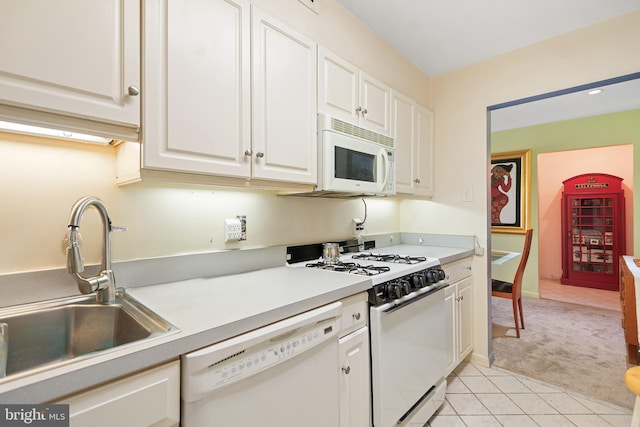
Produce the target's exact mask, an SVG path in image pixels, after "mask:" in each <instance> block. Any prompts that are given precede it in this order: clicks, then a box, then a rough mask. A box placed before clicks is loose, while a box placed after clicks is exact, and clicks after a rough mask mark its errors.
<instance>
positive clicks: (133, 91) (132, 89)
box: [127, 85, 140, 96]
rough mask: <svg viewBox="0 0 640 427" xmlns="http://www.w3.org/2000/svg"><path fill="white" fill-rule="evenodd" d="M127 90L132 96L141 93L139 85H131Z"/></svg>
mask: <svg viewBox="0 0 640 427" xmlns="http://www.w3.org/2000/svg"><path fill="white" fill-rule="evenodd" d="M127 92H129V95H131V96H138V95H140V89H138V87H137V86H134V85H131V86H129V88H128V89H127Z"/></svg>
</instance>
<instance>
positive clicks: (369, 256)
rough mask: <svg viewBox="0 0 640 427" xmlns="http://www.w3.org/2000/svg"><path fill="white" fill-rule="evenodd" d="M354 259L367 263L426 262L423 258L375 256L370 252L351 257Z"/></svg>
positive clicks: (390, 255)
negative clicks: (366, 261) (367, 261)
mask: <svg viewBox="0 0 640 427" xmlns="http://www.w3.org/2000/svg"><path fill="white" fill-rule="evenodd" d="M352 258H354V259H366V260H369V261H381V262H393V263H397V264H417V263H419V262H424V261H426V260H427V258H426V257H423V256H409V255H396V254H375V253H372V252H363V253H360V254H355V255H353V256H352Z"/></svg>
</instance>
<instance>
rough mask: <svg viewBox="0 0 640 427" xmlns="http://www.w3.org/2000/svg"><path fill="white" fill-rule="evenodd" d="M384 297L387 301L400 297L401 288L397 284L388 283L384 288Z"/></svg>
mask: <svg viewBox="0 0 640 427" xmlns="http://www.w3.org/2000/svg"><path fill="white" fill-rule="evenodd" d="M385 295H386V296H387V299H389V300H394V299H398V298H400V297H402V288H401V286H400V285H399V284H398V282H390V283H387V285H386V286H385Z"/></svg>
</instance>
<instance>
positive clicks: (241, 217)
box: [236, 215, 247, 240]
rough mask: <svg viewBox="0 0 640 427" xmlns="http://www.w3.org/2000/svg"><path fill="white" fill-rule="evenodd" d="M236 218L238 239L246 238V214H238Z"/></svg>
mask: <svg viewBox="0 0 640 427" xmlns="http://www.w3.org/2000/svg"><path fill="white" fill-rule="evenodd" d="M236 218H237V219H238V220H239V221H240V240H247V216H246V215H238V216H236Z"/></svg>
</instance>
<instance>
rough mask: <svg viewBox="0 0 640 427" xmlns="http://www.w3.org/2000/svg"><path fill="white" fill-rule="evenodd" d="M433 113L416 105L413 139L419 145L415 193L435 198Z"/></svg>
mask: <svg viewBox="0 0 640 427" xmlns="http://www.w3.org/2000/svg"><path fill="white" fill-rule="evenodd" d="M433 119H434V118H433V112H432V111H431V110H427V109H426V108H424V107H422V106H420V105H416V106H415V107H414V113H413V127H414V131H413V137H414V141H415V143H416V145H417V149H418V152H417V155H416V156H415V165H414V167H415V171H416V173H415V178H414V183H415V191H414V194H416V195H419V196H433V168H434V166H435V161H434V156H433V141H434V140H433Z"/></svg>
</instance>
